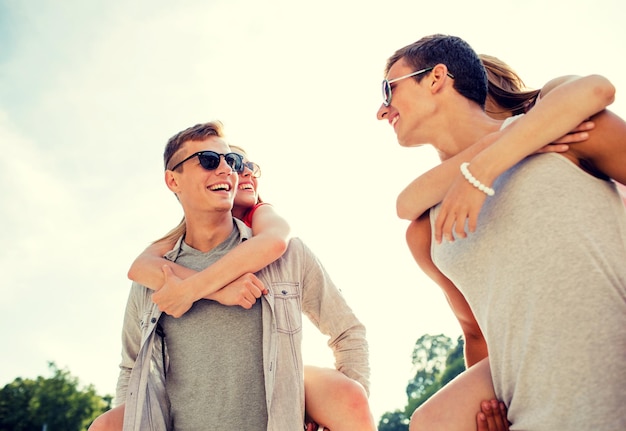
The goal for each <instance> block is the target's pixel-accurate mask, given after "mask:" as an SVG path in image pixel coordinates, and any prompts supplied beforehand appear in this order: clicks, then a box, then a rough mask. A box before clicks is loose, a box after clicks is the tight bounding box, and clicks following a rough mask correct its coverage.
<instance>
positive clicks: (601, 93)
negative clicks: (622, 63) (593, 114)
mask: <svg viewBox="0 0 626 431" xmlns="http://www.w3.org/2000/svg"><path fill="white" fill-rule="evenodd" d="M588 78H589V79H590V80H591V81H592V82H593V87H592V88H593V90H592V91H593V95H594V96H595V97H594V98H595V99H596V100H598V103H599V104H600V110H602V109H604V108H606V107H607V106H609V105H610V104H611V103H613V102H614V101H615V86H614V85H613V84H612V83H611V81H609V80H608V79H607V78H605V77H604V76H601V75H591V76H589V77H588Z"/></svg>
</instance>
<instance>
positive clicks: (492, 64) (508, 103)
mask: <svg viewBox="0 0 626 431" xmlns="http://www.w3.org/2000/svg"><path fill="white" fill-rule="evenodd" d="M479 57H480V59H481V61H482V62H483V65H484V67H485V71H486V72H487V81H488V83H487V97H488V98H489V99H491V101H492V102H493V105H495V106H498V107H500V108H502V110H501V111H495V112H494V111H489V110H487V114H503V113H508V112H510V113H511V114H512V115H518V114H523V113H525V112H527V111H528V110H529V109H530V108H531V107H532V106H533V105H534V104H535V102H536V101H537V96H538V95H539V93H540V92H541V90H530V89H528V88H527V87H526V85H525V84H524V81H522V78H520V76H519V75H518V74H517V73H516V72H515V71H514V70H513V69H512V68H511V66H509V65H508V64H506V63H505V62H503V61H502V60H500V59H499V58H497V57H494V56H491V55H487V54H480V55H479Z"/></svg>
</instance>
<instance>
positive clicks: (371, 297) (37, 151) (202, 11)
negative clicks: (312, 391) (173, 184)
mask: <svg viewBox="0 0 626 431" xmlns="http://www.w3.org/2000/svg"><path fill="white" fill-rule="evenodd" d="M548 4H549V5H550V6H548ZM619 10H620V9H619V4H618V0H596V1H593V2H591V1H584V2H583V1H576V0H574V1H567V2H566V1H552V2H544V1H539V0H530V1H526V2H519V1H511V0H504V1H503V0H499V1H495V0H494V1H490V0H476V1H471V2H470V1H465V0H448V1H445V2H435V3H433V2H424V1H417V0H412V1H406V0H398V1H395V2H369V1H362V0H361V1H357V0H344V1H341V0H339V1H338V0H318V1H315V2H303V1H298V0H269V1H265V2H261V1H253V0H213V1H207V0H188V1H183V2H171V1H163V0H151V1H147V0H138V1H134V2H126V1H121V0H107V1H104V0H102V1H89V2H84V1H81V0H65V1H63V2H59V1H56V0H54V1H53V0H31V1H28V2H19V1H16V0H0V145H1V148H2V154H3V157H2V158H0V178H1V184H2V189H1V190H2V201H3V205H2V207H1V209H0V226H1V229H2V233H1V237H2V238H3V240H4V250H3V251H2V252H0V268H1V269H2V274H1V275H2V277H1V279H2V281H1V282H0V327H1V328H2V335H3V339H4V341H3V343H2V347H1V348H0V349H1V350H0V352H1V353H2V364H3V366H2V367H0V385H3V384H5V383H8V382H10V381H12V380H13V379H14V378H16V377H18V376H21V377H32V378H34V377H36V376H37V375H48V374H47V365H46V364H47V361H55V362H56V363H57V365H59V366H61V367H67V368H68V369H69V370H70V371H71V372H72V374H74V375H76V376H78V377H79V378H80V380H81V382H83V383H84V384H88V383H93V384H94V385H95V386H96V388H97V390H98V391H99V392H100V393H102V394H104V393H113V392H114V387H115V381H116V377H117V364H118V360H119V350H120V349H119V334H120V328H121V322H122V314H123V311H124V306H125V302H126V295H127V291H128V288H129V282H128V280H127V279H126V271H127V269H128V266H129V264H130V262H131V261H132V259H133V258H134V257H135V256H136V255H137V254H138V253H139V252H140V251H141V250H142V249H143V248H144V246H145V245H146V244H147V243H148V242H149V241H150V240H152V239H155V238H156V237H159V236H160V235H161V234H163V233H164V232H166V231H167V230H168V229H169V228H170V227H172V226H174V225H175V224H176V223H177V222H178V220H179V219H180V216H181V210H180V208H179V206H178V204H177V203H176V201H175V199H174V197H173V196H171V194H170V193H169V192H168V191H167V190H166V188H165V185H164V184H163V181H162V169H161V153H162V149H163V146H164V143H165V141H166V139H167V138H168V137H169V136H171V135H172V134H174V133H175V132H177V131H179V130H181V129H183V128H185V127H187V126H190V125H192V124H195V123H197V122H202V121H207V120H211V119H221V120H222V121H224V123H225V124H226V128H227V132H229V134H230V136H231V140H232V141H233V142H234V143H236V144H240V145H242V146H244V147H245V148H247V149H248V151H249V153H250V154H251V157H252V158H253V159H255V160H256V161H258V162H259V164H261V165H262V167H263V170H264V176H263V178H262V195H263V196H264V199H265V200H267V201H270V202H272V203H273V204H274V205H275V207H276V208H277V210H278V211H279V212H281V213H282V214H283V215H285V217H286V218H287V219H288V220H289V221H290V222H291V224H292V226H293V230H294V233H295V234H297V235H298V236H300V237H302V238H303V239H304V240H305V241H306V242H307V243H308V244H309V245H310V246H311V248H312V249H313V250H314V251H315V252H316V253H317V254H318V255H319V257H320V258H321V259H322V261H323V262H324V264H325V266H326V267H327V269H328V270H329V272H330V273H331V275H332V277H333V279H334V280H335V282H336V283H337V284H338V285H339V286H340V287H341V288H342V290H343V292H344V294H345V296H346V297H347V299H348V300H349V301H350V303H351V304H352V306H353V308H354V310H355V311H356V312H357V314H358V315H359V316H360V317H361V319H362V320H363V321H364V323H365V324H366V325H367V327H368V329H369V341H370V344H371V363H372V383H373V386H372V398H371V400H372V408H373V410H374V414H375V415H376V416H377V417H378V416H380V415H381V414H382V413H383V412H385V411H388V410H393V409H396V408H400V407H403V406H404V402H405V395H404V389H405V387H406V382H407V380H408V378H409V377H410V353H411V351H412V347H413V344H414V342H415V340H416V339H417V338H418V337H419V336H421V335H422V334H424V333H431V334H436V333H445V334H448V335H449V336H451V337H453V338H456V337H457V336H458V335H459V333H460V332H459V329H458V325H457V323H456V321H455V320H454V318H453V316H452V314H451V312H450V311H449V310H448V308H447V305H446V303H445V301H444V299H443V296H442V295H441V294H440V293H439V291H438V289H437V288H436V287H435V286H434V285H433V284H431V283H430V282H429V281H428V280H427V279H426V278H425V277H424V276H423V275H422V274H421V273H420V271H419V269H418V268H417V266H416V265H415V264H414V263H413V262H412V260H411V258H410V256H409V253H408V250H407V248H406V246H405V244H404V230H405V227H406V223H405V222H403V221H401V220H399V219H397V218H396V217H395V210H394V202H395V197H396V195H397V193H398V192H399V191H400V190H401V189H402V187H403V186H404V185H405V184H406V183H407V182H408V181H409V180H410V179H411V178H413V177H415V176H417V175H418V174H420V173H421V172H423V171H424V170H426V169H427V168H429V167H430V166H432V165H433V164H435V163H437V159H436V155H435V153H434V151H433V150H432V149H430V148H420V149H404V148H400V147H399V146H398V145H397V143H396V141H395V136H394V135H393V133H392V131H391V129H390V128H389V126H388V125H387V124H385V123H382V122H377V121H376V119H375V112H376V109H377V108H378V106H379V104H380V89H379V87H380V80H381V79H382V69H383V66H384V63H385V60H386V58H387V57H388V56H389V55H390V54H392V53H393V51H394V50H395V49H397V48H399V47H400V46H404V45H406V44H408V43H410V42H413V41H414V40H417V39H418V38H420V37H421V36H424V35H427V34H431V33H449V34H455V35H458V36H461V37H463V38H465V39H466V40H467V41H468V42H469V43H470V44H471V45H472V46H474V47H475V48H476V50H477V51H478V52H484V53H489V54H492V55H496V56H499V57H500V58H502V59H504V60H505V61H507V62H508V63H510V64H511V65H512V66H513V67H514V68H516V69H517V71H518V72H519V73H520V74H521V75H522V76H523V77H524V78H525V80H526V83H527V84H528V85H529V86H532V87H539V86H541V85H542V84H543V83H544V82H545V81H547V80H548V79H550V78H553V77H555V76H558V75H564V74H581V75H583V74H589V73H600V74H603V75H605V76H607V77H608V78H610V79H611V80H612V81H613V82H614V83H615V85H616V86H617V88H618V95H617V101H616V103H615V104H614V105H613V107H612V109H613V110H614V111H616V112H617V113H618V114H620V115H622V116H624V115H626V105H625V102H624V99H623V98H622V97H621V94H622V93H621V91H622V89H626V78H625V76H626V73H625V72H626V67H625V66H626V63H625V61H624V60H623V57H624V55H623V54H624V49H623V44H624V42H625V41H626V30H625V26H624V24H623V14H622V13H621V12H619ZM306 330H307V339H308V341H307V343H306V346H305V357H306V361H307V362H308V363H312V364H318V365H329V364H330V363H331V361H330V356H329V354H328V349H327V347H326V346H325V340H324V339H323V338H321V337H318V336H316V334H315V333H314V331H313V330H311V328H309V327H307V329H306Z"/></svg>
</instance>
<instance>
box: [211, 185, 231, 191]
mask: <svg viewBox="0 0 626 431" xmlns="http://www.w3.org/2000/svg"><path fill="white" fill-rule="evenodd" d="M209 190H212V191H216V190H230V185H228V184H214V185H212V186H211V187H209Z"/></svg>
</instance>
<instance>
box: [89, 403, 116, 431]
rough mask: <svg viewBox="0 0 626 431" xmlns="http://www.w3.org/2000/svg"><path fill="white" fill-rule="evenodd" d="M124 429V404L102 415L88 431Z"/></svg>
mask: <svg viewBox="0 0 626 431" xmlns="http://www.w3.org/2000/svg"><path fill="white" fill-rule="evenodd" d="M123 427H124V404H122V405H119V406H117V407H114V408H112V409H111V410H109V411H106V412H104V413H102V414H101V415H100V416H98V417H97V418H96V420H95V421H93V423H92V424H91V426H90V427H89V430H88V431H122V428H123Z"/></svg>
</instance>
